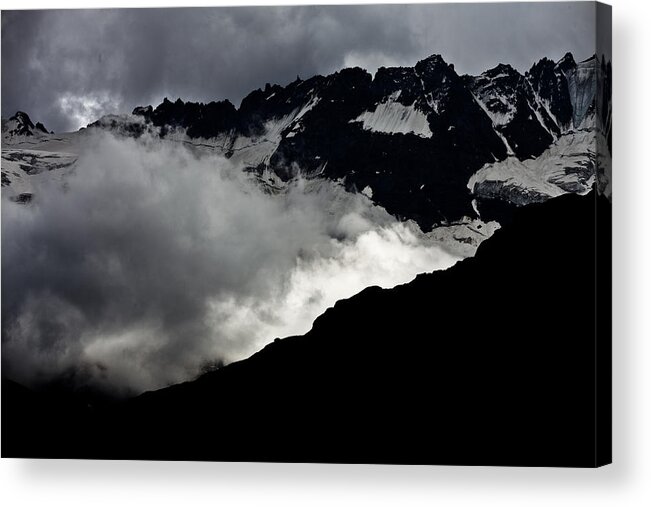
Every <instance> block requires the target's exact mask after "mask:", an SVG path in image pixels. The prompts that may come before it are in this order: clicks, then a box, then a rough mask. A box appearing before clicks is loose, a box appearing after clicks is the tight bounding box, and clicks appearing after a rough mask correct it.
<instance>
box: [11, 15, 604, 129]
mask: <svg viewBox="0 0 651 507" xmlns="http://www.w3.org/2000/svg"><path fill="white" fill-rule="evenodd" d="M594 26H595V5H594V3H593V2H567V3H565V2H563V3H501V4H432V5H377V6H301V7H240V8H196V9H185V8H183V9H182V8H177V9H111V10H72V11H71V10H65V11H64V10H58V11H57V10H53V11H3V12H2V116H3V117H7V116H10V115H11V114H13V113H14V112H15V111H16V110H18V109H20V110H24V111H26V112H27V113H29V114H30V115H31V116H32V119H34V120H35V121H36V120H38V121H42V122H43V123H45V125H46V126H47V127H48V128H50V129H54V130H56V131H61V130H72V129H76V128H78V127H79V126H80V125H82V124H85V123H87V122H88V121H92V120H94V119H96V118H97V117H98V116H100V115H102V114H106V113H115V112H128V111H131V109H132V108H133V107H134V106H136V105H145V104H150V103H151V104H154V105H156V104H158V103H159V102H160V101H161V100H162V98H163V97H164V96H168V97H170V98H176V97H182V98H183V99H185V100H201V101H204V102H206V101H210V100H220V99H225V98H228V99H230V100H231V101H233V102H234V103H235V104H236V105H239V102H240V100H241V99H242V98H243V97H244V96H245V95H246V94H248V93H249V92H250V91H251V90H253V89H255V88H259V87H262V86H264V84H265V83H266V82H271V83H278V84H286V83H287V82H290V81H292V80H293V79H295V77H296V75H297V74H299V75H300V76H301V77H303V78H305V77H309V76H311V75H313V74H316V73H319V74H326V73H330V72H333V71H335V70H337V69H339V68H341V67H344V66H352V65H359V66H362V67H365V68H367V69H369V70H370V71H372V72H373V71H375V70H376V69H377V67H379V66H381V65H385V66H390V65H413V64H415V63H416V61H418V60H419V59H422V58H424V57H426V56H429V55H430V54H433V53H440V54H442V55H443V58H444V59H445V60H446V61H448V62H450V63H454V64H455V68H456V70H457V72H459V73H471V74H477V73H480V72H482V71H483V70H486V69H487V68H490V67H493V66H494V65H496V64H497V63H500V62H501V63H510V64H512V65H513V66H514V67H516V68H517V69H519V70H520V71H522V72H524V71H525V70H527V69H528V68H529V67H530V66H531V65H532V63H533V62H535V61H537V60H538V59H540V58H542V57H544V56H547V57H549V58H552V59H558V58H560V57H562V56H563V54H565V52H567V51H571V52H572V53H573V54H574V56H575V58H576V59H577V60H581V59H585V58H587V57H589V56H590V55H592V54H593V53H594V52H595V33H594Z"/></svg>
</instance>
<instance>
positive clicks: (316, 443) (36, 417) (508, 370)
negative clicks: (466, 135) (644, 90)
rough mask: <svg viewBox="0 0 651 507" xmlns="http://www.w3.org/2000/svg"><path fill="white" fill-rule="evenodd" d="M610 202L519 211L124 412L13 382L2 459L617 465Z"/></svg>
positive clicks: (6, 387) (572, 200)
mask: <svg viewBox="0 0 651 507" xmlns="http://www.w3.org/2000/svg"><path fill="white" fill-rule="evenodd" d="M609 206H610V205H609V203H607V202H605V201H604V202H601V201H600V199H597V202H596V203H595V198H594V195H593V194H590V195H589V196H586V197H579V196H565V197H560V198H556V199H552V200H550V201H548V202H546V203H544V204H541V205H532V206H529V207H527V208H523V209H520V210H518V212H517V214H516V217H515V218H514V221H513V222H512V223H510V224H509V225H507V226H505V227H504V228H503V229H502V230H501V231H499V232H498V233H496V235H495V236H494V238H492V239H491V240H489V241H487V242H485V243H484V244H482V246H481V247H480V249H479V251H478V253H477V255H476V257H475V258H471V259H467V260H465V261H463V262H460V263H458V264H457V265H456V266H454V267H453V268H451V269H449V270H447V271H443V272H436V273H433V274H425V275H420V276H419V277H417V278H416V279H415V280H414V281H413V282H411V283H409V284H406V285H402V286H399V287H396V288H394V289H390V290H382V289H379V288H376V287H371V288H368V289H366V290H364V291H363V292H361V293H360V294H358V295H356V296H354V297H352V298H350V299H348V300H344V301H340V302H338V303H337V304H336V305H335V307H334V308H332V309H329V310H328V311H326V312H325V314H323V315H322V316H321V317H319V318H318V319H317V320H316V322H315V324H314V327H313V329H312V330H311V331H310V332H309V333H307V334H306V335H305V336H297V337H290V338H286V339H283V340H277V341H276V342H274V343H272V344H271V345H269V346H267V347H265V348H264V349H263V350H261V351H260V352H258V353H257V354H255V355H253V356H252V357H250V358H249V359H246V360H244V361H241V362H238V363H233V364H231V365H229V366H226V367H224V368H221V369H219V370H217V371H215V372H212V373H209V374H206V375H204V376H203V377H201V378H200V379H198V380H197V381H195V382H190V383H186V384H181V385H177V386H173V387H170V388H167V389H163V390H160V391H156V392H152V393H146V394H144V395H142V396H140V397H138V398H135V399H132V400H129V401H127V402H124V403H120V404H113V405H107V406H104V407H99V408H90V407H87V406H85V405H81V404H78V403H74V402H69V401H67V400H66V399H62V398H54V397H52V396H48V395H45V394H42V393H34V392H31V391H29V390H27V389H24V388H22V387H21V386H18V385H17V384H14V383H12V382H10V381H8V380H3V383H2V391H3V392H2V414H3V415H2V455H3V456H4V457H7V456H32V457H61V458H63V457H66V458H75V457H87V458H133V459H182V460H190V459H200V460H245V461H253V460H255V461H258V460H264V461H319V462H323V461H325V462H364V463H369V462H370V463H434V464H476V465H482V464H483V465H558V466H596V465H600V464H604V463H607V462H609V461H610V405H609V403H610V402H609V399H610V391H609V389H610V334H609V332H610V331H609V329H610V320H609V319H610V317H609V315H610V313H609V311H610V308H609V304H610V301H609V299H607V298H601V297H600V295H601V293H602V290H603V294H607V293H608V283H610V282H609V280H610V278H609V277H610V274H609V271H608V268H607V266H608V265H609V259H608V256H607V253H606V252H605V253H604V258H603V260H602V259H601V258H599V257H597V259H598V263H599V266H600V267H599V269H602V267H601V266H602V264H601V263H602V261H603V269H604V271H603V272H601V273H600V275H601V276H602V278H603V280H604V284H605V285H604V286H603V287H601V286H600V287H598V290H599V294H597V295H596V290H597V287H596V286H595V270H596V269H597V261H596V257H595V241H597V244H598V245H599V246H600V247H601V245H602V242H603V245H608V241H609V238H608V237H607V233H605V232H604V235H603V236H601V234H600V235H596V232H595V231H596V229H595V214H596V213H602V214H603V217H601V216H600V220H603V221H604V223H603V226H604V227H605V228H606V229H607V228H608V223H607V220H608V216H609V214H608V213H609ZM595 300H597V301H598V302H599V305H598V306H599V312H596V310H595ZM601 305H602V306H601ZM596 324H597V325H598V326H599V329H600V330H601V329H603V330H604V333H603V334H597V333H596ZM606 330H607V332H605V331H606ZM597 344H598V347H600V350H601V353H600V354H597V353H596V345H597ZM596 366H599V370H598V371H597V370H596ZM597 382H598V383H599V389H600V390H599V396H600V397H602V401H601V402H600V403H597V398H596V397H595V390H596V386H597ZM600 399H601V398H600ZM597 419H598V420H597ZM597 444H598V445H597Z"/></svg>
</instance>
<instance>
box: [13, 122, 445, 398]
mask: <svg viewBox="0 0 651 507" xmlns="http://www.w3.org/2000/svg"><path fill="white" fill-rule="evenodd" d="M252 178H253V177H252V176H247V173H245V172H244V171H242V168H241V167H237V166H236V165H234V164H232V163H231V162H230V161H229V160H227V159H225V158H223V157H220V156H217V155H202V156H198V155H196V154H193V153H192V152H190V151H189V150H188V149H186V148H184V147H183V146H181V145H174V144H173V143H165V142H163V141H160V140H157V139H153V138H152V139H147V138H142V139H140V140H134V139H118V138H115V137H113V136H112V135H110V134H108V133H102V132H97V133H96V134H94V135H93V137H91V138H90V139H88V141H87V143H86V144H85V148H84V151H83V152H82V154H81V155H80V157H79V160H78V162H77V165H76V168H75V171H74V173H73V174H72V175H70V176H69V177H68V178H67V179H66V181H65V185H61V184H60V180H58V179H54V178H53V179H43V180H42V182H41V183H40V184H38V186H37V187H36V188H35V196H36V197H35V199H34V201H33V202H32V203H30V205H27V206H25V205H20V204H16V203H14V202H11V201H10V200H9V199H8V198H7V197H6V196H4V195H3V198H2V238H3V240H4V241H3V242H2V317H3V319H2V320H3V327H2V341H3V343H2V362H3V364H2V366H3V373H4V374H5V375H8V376H10V377H11V378H13V379H15V380H18V381H20V382H22V383H25V384H27V385H39V384H41V383H47V382H49V381H51V380H53V379H61V378H67V379H68V380H69V381H70V382H71V383H72V384H73V385H85V386H92V387H94V388H95V389H98V390H103V391H110V392H112V393H113V394H124V395H128V394H133V393H134V392H139V391H142V390H145V389H152V388H157V387H161V386H164V385H167V384H170V383H174V382H179V381H183V380H188V379H191V378H194V377H195V376H196V375H198V374H199V373H200V372H201V371H204V370H205V369H206V368H211V367H213V366H214V365H215V364H218V363H220V362H230V361H232V360H235V359H241V358H244V357H246V356H247V355H248V354H250V353H252V352H254V351H256V350H258V349H259V348H260V347H261V346H262V345H264V344H265V343H268V342H270V341H271V340H273V339H274V338H275V337H284V336H287V335H291V334H299V333H304V332H306V331H308V330H309V329H310V327H311V325H312V322H313V320H314V319H315V317H317V316H318V315H319V314H321V313H322V312H323V311H324V310H325V309H326V308H327V307H328V306H331V305H332V304H334V303H335V301H337V300H338V299H342V298H346V297H350V296H351V295H353V294H355V293H356V292H358V291H360V290H362V289H363V288H365V287H367V286H369V285H381V286H385V287H391V286H394V285H396V284H398V283H404V282H407V281H409V280H411V279H412V278H413V277H414V276H416V274H418V273H420V272H424V271H431V270H434V269H439V268H446V267H448V266H450V265H452V264H453V263H454V262H456V261H457V260H458V257H455V256H453V255H451V254H448V253H446V252H445V251H444V250H442V249H441V247H440V246H439V243H437V242H436V241H434V240H433V239H432V238H430V237H429V236H427V235H424V234H422V233H421V232H420V230H419V229H418V227H417V226H416V225H415V224H413V223H402V222H398V221H397V220H396V219H395V218H393V217H391V216H390V215H389V214H388V213H386V212H385V211H384V210H383V209H382V208H379V207H377V206H375V205H373V204H372V202H371V201H370V200H369V199H367V198H366V197H365V196H364V195H362V194H352V193H348V192H346V191H345V190H344V189H343V187H341V186H339V185H337V184H335V183H333V182H330V181H323V180H309V181H305V180H300V179H299V180H297V181H295V182H293V183H292V184H290V185H289V187H288V188H287V189H286V190H285V191H283V192H280V193H268V192H266V191H265V190H264V187H262V186H261V185H260V184H259V183H258V182H257V180H254V179H252Z"/></svg>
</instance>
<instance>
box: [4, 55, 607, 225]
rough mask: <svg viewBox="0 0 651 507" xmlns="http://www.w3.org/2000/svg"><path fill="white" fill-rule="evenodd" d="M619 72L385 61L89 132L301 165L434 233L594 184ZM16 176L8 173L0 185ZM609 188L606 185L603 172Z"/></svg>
mask: <svg viewBox="0 0 651 507" xmlns="http://www.w3.org/2000/svg"><path fill="white" fill-rule="evenodd" d="M610 80H611V71H610V64H609V63H606V62H605V61H604V60H601V61H599V60H598V59H597V58H596V57H593V58H590V59H588V60H586V61H583V62H580V63H576V62H575V60H574V58H573V56H572V55H571V54H569V53H568V54H567V55H565V56H564V57H563V58H562V59H561V60H560V61H558V62H554V61H552V60H549V59H547V58H543V59H542V60H540V61H539V62H537V63H536V64H534V65H533V66H532V67H531V69H530V70H529V71H527V72H525V73H524V74H520V73H519V72H518V71H517V70H516V69H514V68H513V67H511V66H509V65H505V64H499V65H497V66H496V67H494V68H492V69H489V70H487V71H486V72H484V73H482V74H481V75H479V76H459V75H458V74H457V73H456V71H455V70H454V66H453V65H450V64H448V63H447V62H445V61H444V60H443V58H441V56H439V55H433V56H430V57H429V58H426V59H424V60H422V61H420V62H418V63H417V64H416V65H415V66H414V67H392V68H385V67H381V68H380V69H379V70H378V71H377V73H376V74H375V76H374V77H372V76H371V75H370V74H369V73H368V72H366V71H365V70H363V69H360V68H352V69H343V70H341V71H339V72H335V73H334V74H332V75H329V76H319V75H317V76H313V77H311V78H309V79H307V80H301V79H299V78H297V79H296V80H295V81H293V82H292V83H289V84H288V85H287V86H279V85H271V84H269V83H267V84H266V85H265V87H264V88H262V89H258V90H254V91H253V92H251V93H250V94H249V95H248V96H246V97H245V98H244V99H243V100H242V103H241V104H240V106H239V108H237V107H235V105H233V104H232V103H231V102H229V101H227V100H225V101H220V102H210V103H208V104H203V103H193V102H184V101H183V100H181V99H180V98H179V99H177V100H175V101H173V102H172V101H170V100H168V99H165V100H164V101H163V102H162V103H161V104H159V105H158V106H156V107H152V106H146V107H136V108H135V109H134V110H133V112H132V113H131V114H122V115H109V116H105V117H103V118H100V119H98V120H97V121H95V122H93V123H91V124H90V125H89V126H88V129H83V131H89V130H92V129H94V128H101V129H105V130H109V131H111V132H114V133H116V134H118V135H126V136H131V137H140V136H142V135H145V134H147V135H152V134H153V135H155V136H160V137H161V138H162V139H166V140H170V141H182V142H183V144H184V145H186V146H189V147H192V148H195V149H209V150H210V151H211V152H217V153H222V154H223V155H225V156H226V157H229V158H231V159H232V160H233V162H234V163H236V164H239V165H241V166H242V168H243V169H244V170H246V171H250V172H252V173H254V174H256V175H257V176H258V177H259V179H260V181H261V183H263V184H264V185H268V186H269V188H270V189H273V188H278V186H282V185H283V184H284V182H287V181H289V180H291V179H292V178H294V177H295V176H296V175H297V174H299V173H300V174H301V175H303V176H306V177H310V178H315V177H319V178H328V179H331V180H334V181H337V182H339V183H341V184H342V185H344V187H345V188H346V189H347V190H349V191H351V192H362V191H363V192H364V193H365V194H366V195H368V196H369V197H370V198H371V199H372V200H373V201H374V202H375V203H376V204H378V205H380V206H382V207H384V208H385V209H386V210H387V211H388V212H389V213H391V214H392V215H394V216H397V217H398V218H400V219H405V220H406V219H413V220H415V221H416V222H417V223H418V224H419V226H420V227H421V229H423V230H424V231H429V230H431V229H432V228H434V227H437V226H439V225H446V224H450V223H459V222H460V221H462V220H464V219H474V218H478V215H477V212H478V211H479V212H480V213H481V212H482V211H483V212H484V213H488V210H490V209H491V208H492V207H494V203H495V202H501V203H503V204H506V205H516V206H520V205H526V204H529V203H533V202H540V201H543V200H545V199H548V198H549V197H554V196H557V195H561V194H563V193H567V192H578V193H585V192H587V191H589V189H590V188H591V185H592V182H593V180H594V172H595V168H598V166H599V164H598V159H599V155H600V152H602V151H604V150H605V149H606V146H608V147H609V146H610V140H611V133H610V89H611V85H610ZM46 132H47V131H46V129H45V128H44V127H43V126H42V125H41V124H38V123H37V124H36V125H33V124H32V122H31V120H30V119H29V117H28V116H27V115H26V114H25V113H21V112H19V113H17V114H16V115H15V116H13V117H12V118H10V119H9V120H8V121H3V145H15V144H16V142H18V141H21V140H22V141H24V142H23V144H26V141H25V140H26V139H28V138H29V136H37V137H39V139H40V138H43V139H47V138H48V134H47V133H46ZM586 132H589V133H590V135H585V133H586ZM80 134H83V132H80ZM599 136H601V137H599ZM69 142H70V143H71V144H74V142H75V141H74V139H70V140H69ZM29 144H31V143H29ZM568 146H571V147H572V149H571V150H570V151H568V149H567V148H568ZM600 146H603V147H604V150H602V149H601V148H600ZM23 147H25V146H23ZM41 149H44V148H41ZM56 150H57V151H64V150H66V151H67V150H68V148H67V147H65V146H62V145H61V144H59V145H57V146H56ZM602 158H604V157H602ZM605 158H607V157H605ZM601 172H602V173H603V174H605V173H606V171H601ZM11 179H12V175H11V173H10V172H8V171H5V170H4V169H3V185H5V186H7V185H9V183H8V182H10V180H11ZM600 185H601V187H603V188H607V187H609V184H608V182H607V181H606V179H604V178H601V179H600ZM481 218H482V219H492V218H495V217H494V216H490V215H489V214H487V215H486V216H482V217H481Z"/></svg>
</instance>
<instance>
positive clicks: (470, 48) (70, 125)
mask: <svg viewBox="0 0 651 507" xmlns="http://www.w3.org/2000/svg"><path fill="white" fill-rule="evenodd" d="M610 12H611V11H610V7H609V6H606V5H603V4H598V3H592V2H576V3H575V2H568V3H562V2H561V3H558V2H554V3H501V4H485V3H484V4H432V5H366V6H294V7H238V8H200V9H198V8H194V9H118V10H86V11H84V10H65V11H64V10H61V11H57V10H50V11H3V12H2V111H3V115H4V116H3V120H2V455H3V456H4V457H36V458H99V459H105V458H106V459H162V460H220V461H298V462H333V463H344V462H346V463H348V462H353V463H411V464H414V463H420V464H454V465H512V466H513V465H515V466H572V467H575V466H576V467H594V466H599V465H603V464H606V463H608V462H610V454H611V451H610V406H611V405H610V341H611V335H610V237H611V236H610V227H611V225H610V223H611V221H610V216H611V195H612V190H611V187H612V186H611V170H610V153H611V145H612V143H611V102H610V90H611V82H612V71H611V57H610Z"/></svg>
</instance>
